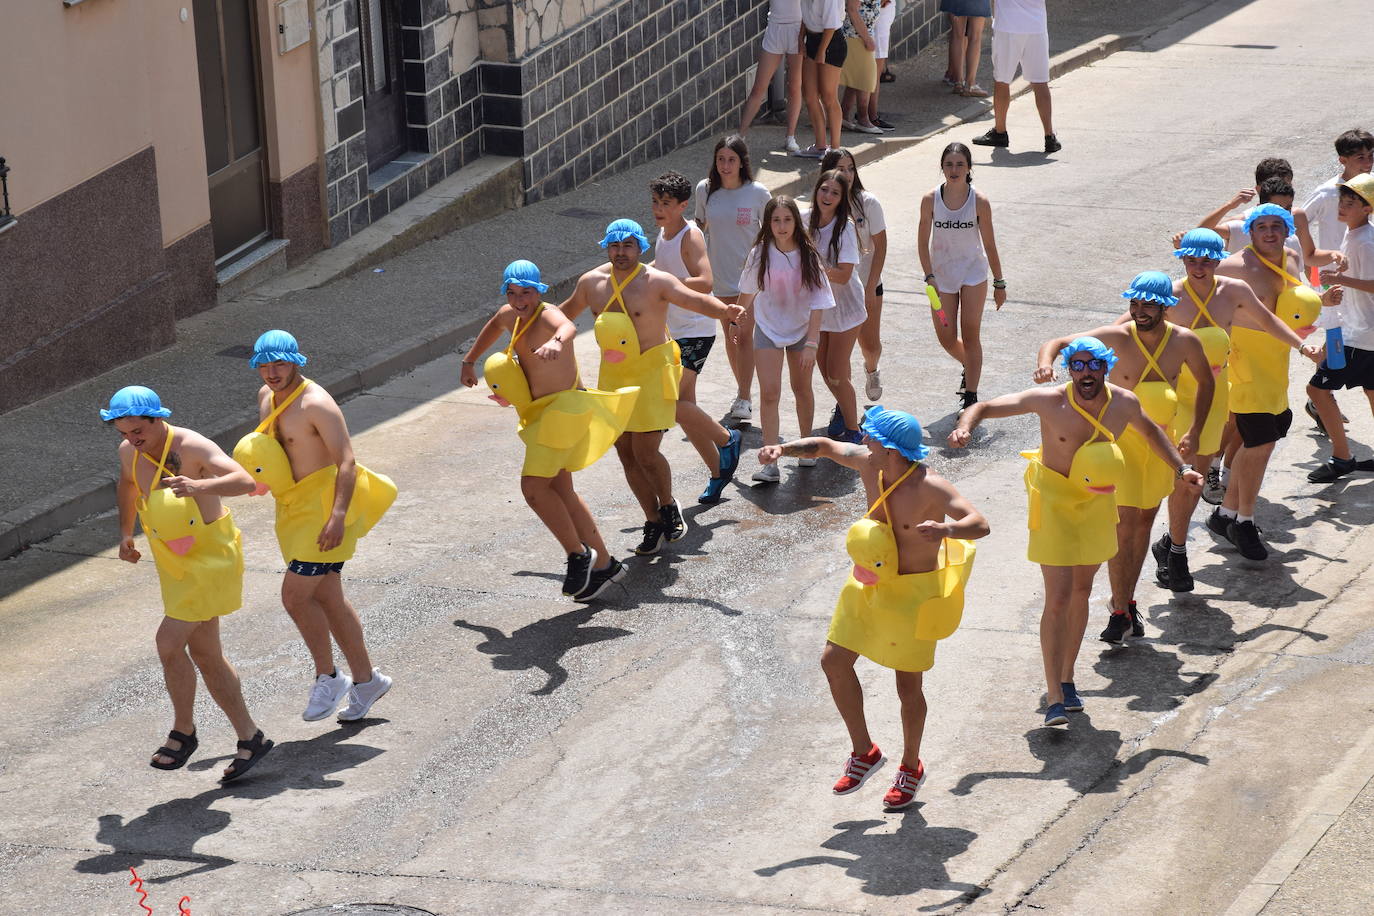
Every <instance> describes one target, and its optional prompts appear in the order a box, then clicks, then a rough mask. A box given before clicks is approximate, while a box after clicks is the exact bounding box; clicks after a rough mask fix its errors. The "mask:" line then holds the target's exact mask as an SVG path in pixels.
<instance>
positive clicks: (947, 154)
mask: <svg viewBox="0 0 1374 916" xmlns="http://www.w3.org/2000/svg"><path fill="white" fill-rule="evenodd" d="M972 163H973V157H972V155H971V154H970V153H969V149H968V147H967V146H965V145H964V144H962V143H951V144H950V145H949V146H946V147H945V149H944V152H942V153H941V154H940V171H941V172H942V173H943V174H944V177H945V180H944V181H943V182H941V183H940V185H939V186H937V187H936V188H935V189H934V190H932V191H931V192H930V193H928V194H926V196H925V197H923V198H921V222H920V226H919V227H918V229H917V240H916V248H917V253H918V254H919V255H920V258H921V270H922V271H923V272H924V273H925V275H926V276H925V282H926V283H927V284H934V286H935V291H936V292H937V293H938V294H939V296H938V297H937V298H938V301H937V302H932V303H931V304H930V307H931V321H932V322H933V323H934V325H935V336H936V338H938V339H939V341H940V346H942V347H944V348H945V352H946V353H948V354H949V355H950V356H952V357H954V358H955V359H956V360H958V362H959V364H960V365H961V366H963V368H964V372H963V375H962V376H961V378H960V382H959V391H958V392H957V394H958V395H959V402H960V406H959V409H960V410H961V411H962V410H964V409H966V408H968V407H969V406H971V405H973V404H975V403H977V401H978V383H979V381H980V380H981V379H982V375H983V343H982V339H981V336H980V334H981V331H982V324H983V305H984V303H985V302H986V301H987V296H988V269H989V267H990V268H991V269H992V276H993V281H992V287H993V289H992V301H993V302H994V303H996V306H997V308H998V309H999V310H1000V309H1001V308H1002V304H1003V303H1004V302H1006V301H1007V281H1006V280H1004V279H1003V278H1002V259H1001V258H1000V257H999V256H998V254H997V241H996V239H995V238H994V236H993V231H992V204H990V203H988V199H987V196H986V195H984V194H983V193H982V192H981V191H976V190H974V188H973V166H972Z"/></svg>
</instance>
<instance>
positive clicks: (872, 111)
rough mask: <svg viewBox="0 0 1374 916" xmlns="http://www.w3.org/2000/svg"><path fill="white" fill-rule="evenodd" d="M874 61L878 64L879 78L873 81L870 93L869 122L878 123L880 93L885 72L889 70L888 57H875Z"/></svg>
mask: <svg viewBox="0 0 1374 916" xmlns="http://www.w3.org/2000/svg"><path fill="white" fill-rule="evenodd" d="M873 63H874V64H875V65H876V66H877V73H878V78H877V79H876V80H874V81H873V91H872V92H870V93H869V94H868V123H869V124H876V123H878V93H879V91H881V90H882V86H883V74H884V73H886V72H887V58H886V57H875V58H874V59H873Z"/></svg>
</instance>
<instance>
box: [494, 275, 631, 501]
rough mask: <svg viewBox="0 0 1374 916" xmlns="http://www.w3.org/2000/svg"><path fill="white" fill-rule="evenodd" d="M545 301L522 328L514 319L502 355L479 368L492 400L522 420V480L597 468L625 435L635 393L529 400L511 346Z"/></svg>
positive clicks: (580, 392)
mask: <svg viewBox="0 0 1374 916" xmlns="http://www.w3.org/2000/svg"><path fill="white" fill-rule="evenodd" d="M543 310H544V303H542V302H541V303H540V304H539V308H538V309H536V310H535V312H534V314H533V315H531V316H530V318H529V320H528V321H527V322H525V324H524V326H523V327H522V326H521V324H520V319H518V318H517V319H516V321H515V329H514V330H513V331H512V332H511V337H510V343H509V344H508V345H507V346H506V350H505V352H504V353H493V354H492V355H491V356H488V357H487V360H486V362H485V363H484V364H483V370H482V373H483V376H484V377H485V378H486V380H487V385H488V387H490V388H491V398H492V400H494V401H496V402H497V403H498V404H500V405H501V406H502V407H514V408H515V411H516V413H517V414H519V416H520V426H519V434H520V439H521V440H522V441H523V442H524V443H525V463H524V465H523V466H522V467H521V468H520V473H521V475H522V476H525V477H556V476H558V474H559V472H560V471H580V470H582V469H583V468H585V467H590V466H591V465H592V464H595V463H596V462H597V461H598V460H599V459H600V458H601V456H602V455H604V454H606V452H607V451H609V450H610V448H611V446H612V445H614V444H615V440H617V439H619V438H620V436H621V434H622V433H624V432H625V427H626V424H627V423H629V421H630V416H631V413H632V411H633V410H634V405H635V401H636V399H637V397H638V395H639V389H638V388H634V387H628V388H621V389H619V390H617V391H599V390H590V391H589V390H586V389H581V388H569V389H567V390H566V391H555V392H554V393H552V394H546V395H544V396H543V397H541V398H537V399H535V398H532V397H531V396H530V386H529V381H528V380H527V379H526V378H525V372H524V370H523V369H521V368H520V363H519V360H518V359H516V358H515V356H514V355H513V354H514V350H515V342H516V341H517V340H519V339H520V337H521V335H522V334H524V333H525V332H526V331H527V330H529V329H530V327H531V326H532V325H533V324H534V322H535V320H536V319H537V318H538V317H539V315H540V313H541V312H542V311H543Z"/></svg>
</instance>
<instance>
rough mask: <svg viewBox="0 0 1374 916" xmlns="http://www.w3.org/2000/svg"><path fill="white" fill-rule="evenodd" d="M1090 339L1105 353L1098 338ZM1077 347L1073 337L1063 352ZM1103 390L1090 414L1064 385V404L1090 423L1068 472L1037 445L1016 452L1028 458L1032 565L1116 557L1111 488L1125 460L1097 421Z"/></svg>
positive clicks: (1028, 549) (1109, 399)
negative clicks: (1055, 465)
mask: <svg viewBox="0 0 1374 916" xmlns="http://www.w3.org/2000/svg"><path fill="white" fill-rule="evenodd" d="M1083 339H1084V338H1079V340H1083ZM1094 343H1095V344H1096V345H1097V346H1098V347H1100V348H1101V349H1102V350H1103V351H1105V352H1106V353H1109V354H1110V353H1111V350H1109V349H1108V348H1107V347H1106V346H1104V345H1103V344H1102V343H1101V342H1100V341H1096V340H1094ZM1082 349H1086V348H1085V347H1083V346H1081V345H1079V341H1074V343H1072V344H1070V345H1069V347H1068V348H1066V349H1065V351H1064V352H1065V353H1066V354H1067V353H1070V352H1075V353H1076V352H1078V351H1079V350H1082ZM1066 358H1067V357H1066ZM1112 361H1113V362H1115V355H1114V354H1113V355H1112ZM1106 392H1107V400H1106V403H1105V404H1103V405H1102V409H1101V410H1100V411H1099V412H1098V414H1097V416H1096V417H1094V416H1093V415H1092V414H1090V413H1088V412H1087V411H1086V410H1084V409H1083V408H1082V407H1081V406H1080V405H1079V403H1078V401H1076V400H1075V399H1074V396H1073V383H1072V382H1069V383H1068V384H1066V385H1065V386H1064V395H1065V397H1067V398H1068V400H1069V406H1070V407H1072V408H1073V409H1074V410H1075V411H1077V412H1078V414H1079V415H1080V416H1082V417H1083V419H1085V420H1087V421H1088V422H1089V423H1091V424H1092V426H1093V434H1092V436H1091V437H1089V439H1088V441H1087V442H1085V443H1083V444H1082V445H1080V446H1079V447H1078V450H1077V451H1075V452H1074V455H1073V462H1072V464H1071V465H1070V466H1069V476H1067V477H1065V476H1064V475H1063V474H1060V473H1059V472H1058V471H1056V470H1054V468H1051V467H1049V466H1048V465H1046V464H1045V463H1044V462H1043V461H1041V460H1040V459H1041V451H1040V449H1034V450H1033V451H1027V452H1022V453H1021V456H1022V457H1023V458H1028V459H1030V464H1028V465H1027V466H1026V477H1025V480H1026V497H1027V500H1028V511H1027V514H1026V526H1027V528H1028V529H1029V530H1030V537H1029V540H1028V543H1027V547H1026V556H1027V558H1028V559H1030V561H1031V562H1032V563H1039V564H1040V565H1042V566H1095V565H1096V564H1098V563H1104V562H1106V561H1107V560H1110V559H1111V558H1112V557H1114V556H1116V549H1117V544H1116V522H1117V518H1116V489H1117V486H1118V484H1119V483H1120V482H1121V478H1122V476H1123V474H1124V473H1125V468H1126V462H1125V459H1124V458H1123V457H1122V454H1121V448H1120V447H1119V446H1118V445H1117V444H1116V437H1115V436H1113V435H1112V434H1111V431H1110V430H1108V429H1107V427H1105V426H1103V425H1102V417H1103V416H1105V415H1106V413H1107V408H1108V407H1109V406H1111V403H1112V390H1111V388H1110V387H1108V388H1107V389H1106ZM1099 437H1101V438H1099Z"/></svg>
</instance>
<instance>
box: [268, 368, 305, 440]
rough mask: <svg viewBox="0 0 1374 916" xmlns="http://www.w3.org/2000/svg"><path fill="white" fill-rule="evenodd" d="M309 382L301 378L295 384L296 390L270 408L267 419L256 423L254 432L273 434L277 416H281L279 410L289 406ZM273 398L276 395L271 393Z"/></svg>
mask: <svg viewBox="0 0 1374 916" xmlns="http://www.w3.org/2000/svg"><path fill="white" fill-rule="evenodd" d="M309 384H310V379H308V378H302V379H301V383H300V384H299V385H297V386H296V390H295V391H293V392H291V396H290V397H289V398H287V399H286V400H285V401H282V402H281V405H280V406H279V407H274V408H273V409H272V412H271V413H269V414H268V415H267V419H265V420H263V421H262V422H261V423H259V424H258V428H257V430H256V432H260V433H266V434H267V435H269V436H270V435H273V432H272V430H273V428H274V427H275V424H276V422H277V417H279V416H281V412H282V411H283V410H285V409H286V408H288V407H290V406H291V403H292V402H293V401H295V400H296V398H298V397H300V396H301V392H302V391H304V390H305V386H306V385H309ZM273 398H274V399H275V398H276V395H273Z"/></svg>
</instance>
